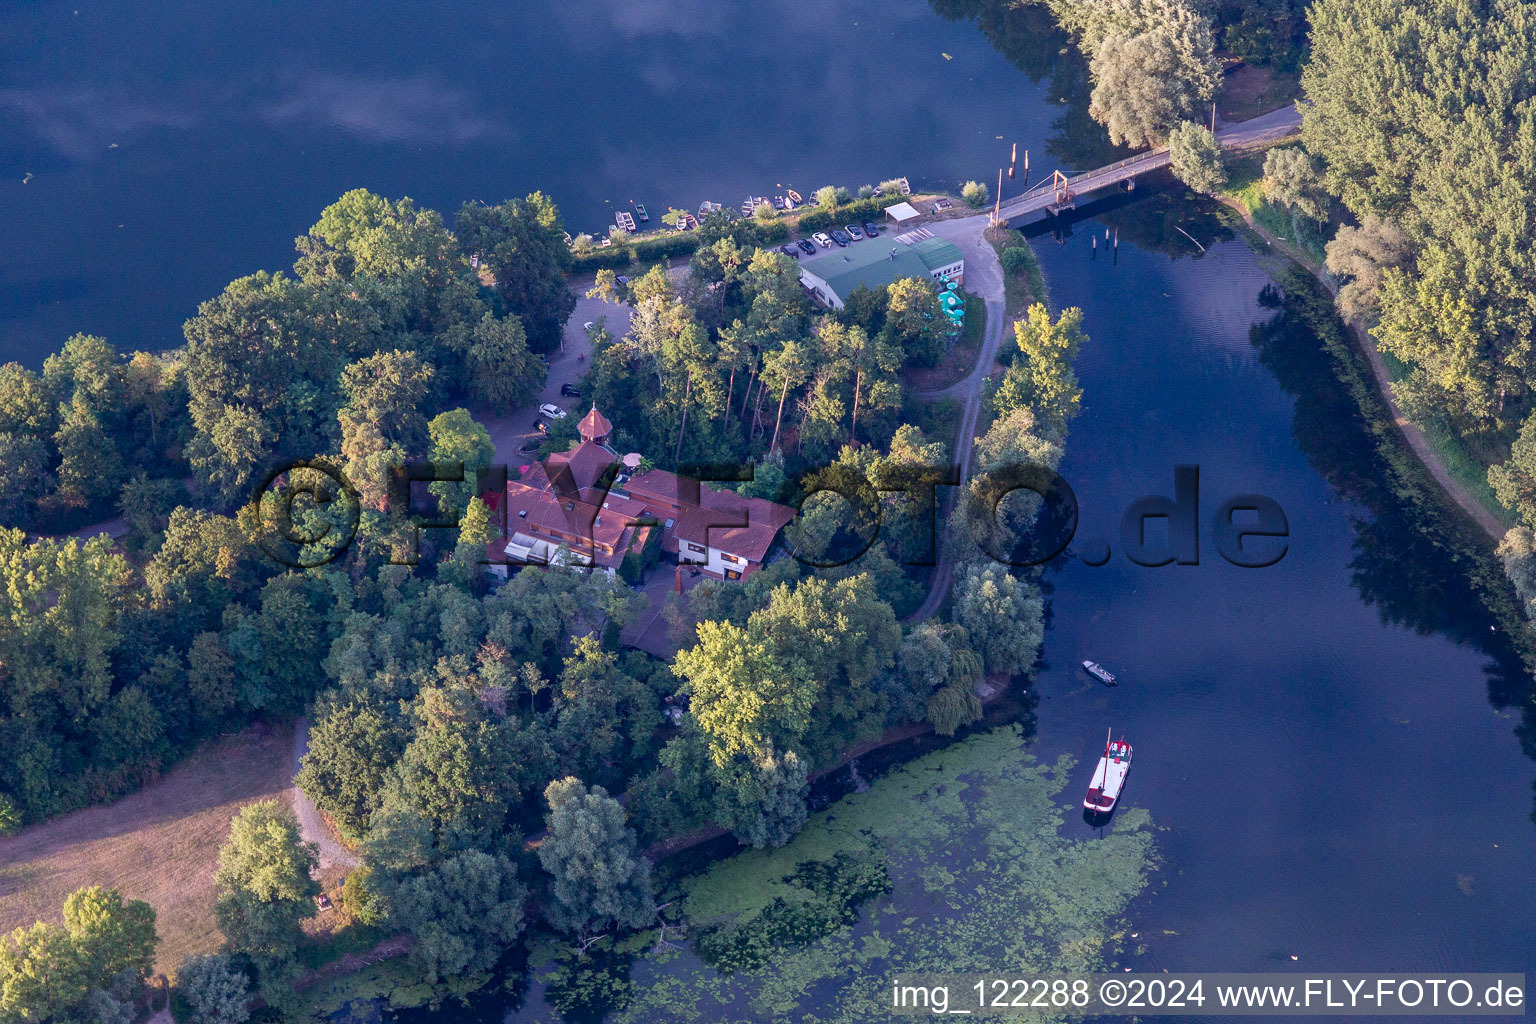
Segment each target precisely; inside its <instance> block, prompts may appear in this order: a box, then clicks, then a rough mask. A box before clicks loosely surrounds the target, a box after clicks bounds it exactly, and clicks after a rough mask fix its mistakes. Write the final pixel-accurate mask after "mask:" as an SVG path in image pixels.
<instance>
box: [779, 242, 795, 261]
mask: <svg viewBox="0 0 1536 1024" xmlns="http://www.w3.org/2000/svg"><path fill="white" fill-rule="evenodd" d="M779 252H781V253H783V254H784V255H785V256H793V257H794V258H795V259H799V258H800V250H799V249H796V248H795V247H794V246H792V245H781V246H779Z"/></svg>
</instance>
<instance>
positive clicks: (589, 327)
mask: <svg viewBox="0 0 1536 1024" xmlns="http://www.w3.org/2000/svg"><path fill="white" fill-rule="evenodd" d="M596 326H597V321H595V320H588V321H587V322H586V323H584V324H582V325H581V329H582V330H584V331H586V332H587V333H588V334H591V333H592V328H594V327H596Z"/></svg>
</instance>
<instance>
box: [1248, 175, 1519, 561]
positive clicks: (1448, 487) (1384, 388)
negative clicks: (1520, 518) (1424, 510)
mask: <svg viewBox="0 0 1536 1024" xmlns="http://www.w3.org/2000/svg"><path fill="white" fill-rule="evenodd" d="M1221 201H1222V202H1223V203H1225V204H1226V205H1227V206H1229V207H1231V208H1232V209H1233V210H1235V211H1236V212H1237V213H1238V215H1239V216H1241V217H1242V218H1243V222H1244V223H1246V224H1247V225H1248V227H1250V228H1251V229H1253V232H1254V234H1256V235H1258V236H1259V237H1260V238H1262V239H1264V241H1266V242H1268V243H1269V244H1270V245H1271V246H1273V247H1274V248H1276V249H1279V250H1280V251H1281V252H1282V253H1284V254H1285V255H1287V256H1289V257H1290V258H1291V259H1292V260H1294V261H1295V262H1296V263H1298V264H1300V265H1301V266H1302V267H1303V268H1305V269H1306V271H1307V272H1308V273H1310V274H1311V275H1312V276H1313V277H1315V278H1317V280H1318V281H1319V282H1321V283H1322V285H1323V287H1324V288H1326V289H1328V292H1329V294H1337V292H1338V285H1337V284H1336V283H1335V282H1334V281H1333V280H1331V279H1330V277H1329V276H1328V274H1327V273H1326V272H1325V270H1324V268H1322V267H1320V266H1318V265H1317V264H1316V262H1315V261H1314V260H1312V259H1311V258H1310V257H1309V256H1307V254H1306V253H1303V252H1300V251H1299V250H1297V249H1295V248H1294V247H1293V246H1290V245H1287V244H1286V243H1285V242H1284V241H1283V240H1282V239H1279V238H1276V237H1275V236H1274V235H1272V234H1270V233H1269V232H1268V231H1266V230H1264V228H1263V227H1261V226H1260V225H1259V224H1258V223H1256V222H1255V221H1254V219H1253V217H1252V216H1250V215H1249V213H1248V210H1247V208H1245V207H1244V206H1243V204H1242V203H1240V202H1238V201H1237V200H1235V199H1222V200H1221ZM1345 326H1346V327H1347V329H1348V330H1349V336H1350V338H1351V339H1353V341H1354V343H1355V347H1356V348H1358V349H1359V350H1360V352H1361V354H1362V355H1364V356H1365V359H1366V362H1368V363H1370V366H1371V376H1373V377H1374V378H1376V388H1377V390H1378V391H1379V392H1380V393H1381V398H1382V401H1384V402H1385V403H1386V404H1387V410H1388V412H1389V413H1390V415H1391V417H1392V422H1393V423H1394V424H1395V425H1396V426H1397V430H1398V433H1400V434H1401V435H1402V437H1403V440H1404V441H1406V442H1407V443H1408V447H1409V449H1410V450H1411V451H1412V452H1413V454H1414V455H1415V456H1416V457H1417V458H1418V460H1419V461H1420V462H1422V463H1423V464H1424V468H1426V469H1428V470H1429V475H1430V476H1432V477H1434V480H1435V483H1437V484H1439V485H1440V489H1441V490H1442V491H1444V492H1445V494H1446V496H1447V497H1449V498H1450V499H1451V500H1452V501H1453V502H1455V503H1456V505H1457V506H1458V507H1459V508H1460V509H1461V510H1462V511H1463V512H1465V513H1466V514H1467V515H1468V516H1470V517H1471V518H1472V521H1473V522H1475V523H1477V525H1478V526H1479V527H1481V528H1482V530H1483V532H1484V533H1486V534H1487V535H1488V536H1489V538H1490V539H1491V540H1493V542H1494V543H1495V544H1497V543H1498V542H1499V541H1501V540H1503V539H1504V533H1505V527H1504V524H1503V523H1501V522H1499V519H1498V517H1497V516H1495V515H1494V514H1493V513H1492V512H1490V511H1489V510H1488V509H1487V508H1486V507H1484V505H1483V503H1482V502H1480V501H1478V500H1477V499H1476V498H1475V497H1473V496H1472V493H1471V492H1470V491H1468V490H1467V489H1466V488H1465V487H1463V486H1462V484H1461V481H1459V480H1457V479H1456V478H1455V477H1454V476H1452V475H1451V472H1450V470H1448V469H1446V468H1445V464H1444V463H1442V462H1441V461H1440V458H1439V456H1437V455H1436V454H1435V451H1434V449H1433V448H1432V447H1430V444H1429V439H1428V438H1427V437H1425V436H1424V432H1423V431H1422V430H1420V429H1419V428H1418V427H1416V426H1414V424H1413V422H1412V421H1411V420H1409V419H1408V417H1407V416H1405V415H1404V414H1403V410H1402V409H1401V408H1400V407H1399V406H1398V404H1397V399H1396V398H1394V397H1393V395H1392V377H1391V375H1390V374H1389V373H1388V372H1387V364H1386V362H1385V361H1384V360H1383V359H1382V358H1381V352H1380V351H1379V350H1378V349H1377V348H1376V345H1375V343H1374V342H1373V341H1372V340H1371V338H1370V336H1369V335H1368V334H1366V332H1365V331H1364V330H1362V329H1361V327H1360V325H1359V323H1357V322H1356V321H1353V320H1347V321H1345Z"/></svg>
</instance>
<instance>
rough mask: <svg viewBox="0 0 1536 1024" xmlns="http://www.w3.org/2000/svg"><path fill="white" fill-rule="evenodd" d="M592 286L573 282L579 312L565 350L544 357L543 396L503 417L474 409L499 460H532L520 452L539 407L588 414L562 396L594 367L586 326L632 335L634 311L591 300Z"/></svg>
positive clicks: (567, 327) (578, 403)
mask: <svg viewBox="0 0 1536 1024" xmlns="http://www.w3.org/2000/svg"><path fill="white" fill-rule="evenodd" d="M591 286H592V282H591V281H588V280H585V279H583V280H581V281H572V282H571V291H573V292H575V293H576V310H575V312H573V313H572V314H571V318H570V319H569V320H567V321H566V322H565V347H564V348H563V349H561V350H559V351H555V352H551V353H549V354H548V355H547V356H545V357H544V358H545V359H546V360H548V362H549V376H548V377H546V378H545V379H544V387H543V388H542V389H541V390H540V391H539V397H538V398H537V399H536V400H535V401H533V402H531V403H529V404H528V405H526V406H523V407H522V408H519V409H514V410H512V411H511V412H510V413H507V414H506V415H503V416H492V415H490V414H489V413H488V412H487V411H486V410H484V409H476V410H472V411H473V412H474V414H475V419H477V420H479V421H480V422H481V423H482V424H484V426H485V429H486V430H487V431H488V432H489V433H490V435H491V441H492V443H494V444H495V445H496V461H498V462H502V463H506V464H507V465H510V466H518V465H523V464H525V463H527V462H528V461H529V459H530V458H532V456H529V455H519V454H518V451H517V450H518V449H519V448H521V447H522V446H523V444H524V443H525V442H526V441H527V440H528V439H529V438H530V437H531V436H532V434H533V433H534V430H533V421H534V420H535V419H537V418H538V415H539V406H540V405H542V404H543V403H545V402H551V403H553V404H555V405H558V406H560V408H562V409H564V410H566V412H568V413H572V414H574V415H576V416H580V415H582V414H583V413H585V412H586V411H587V406H588V403H587V402H585V401H584V400H582V399H580V398H567V397H565V396H563V395H561V394H560V385H561V384H565V383H575V382H576V381H578V380H580V379H581V376H582V374H584V373H586V372H587V369H588V367H589V366H590V364H589V363H588V362H587V360H589V359H591V356H592V346H591V344H590V342H589V341H588V340H587V330H586V328H585V327H584V326H582V325H583V324H586V323H595V322H597V321H603V322H604V323H605V324H606V325H607V327H608V331H609V333H610V334H612V335H613V336H614V337H616V338H622V337H623V336H624V335H626V334H628V333H629V318H630V316H631V315H632V314H633V313H634V310H633V309H632V308H630V307H629V306H628V305H625V304H622V303H613V302H604V301H603V300H602V299H589V298H587V297H586V290H587V289H588V288H590V287H591Z"/></svg>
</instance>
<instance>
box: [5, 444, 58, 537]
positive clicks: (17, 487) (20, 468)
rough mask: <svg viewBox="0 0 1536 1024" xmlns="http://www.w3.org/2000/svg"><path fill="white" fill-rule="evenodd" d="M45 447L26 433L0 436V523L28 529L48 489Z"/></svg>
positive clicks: (46, 449) (46, 450) (46, 448)
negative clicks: (34, 508) (38, 503)
mask: <svg viewBox="0 0 1536 1024" xmlns="http://www.w3.org/2000/svg"><path fill="white" fill-rule="evenodd" d="M47 473H48V447H47V445H45V444H44V443H43V442H42V440H40V439H39V438H37V437H33V436H32V435H30V434H12V433H0V524H4V525H6V526H28V525H30V524H31V522H32V514H33V506H34V505H35V504H36V502H37V500H38V499H39V498H41V497H42V496H43V493H44V491H46V490H47V487H48V477H47Z"/></svg>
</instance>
